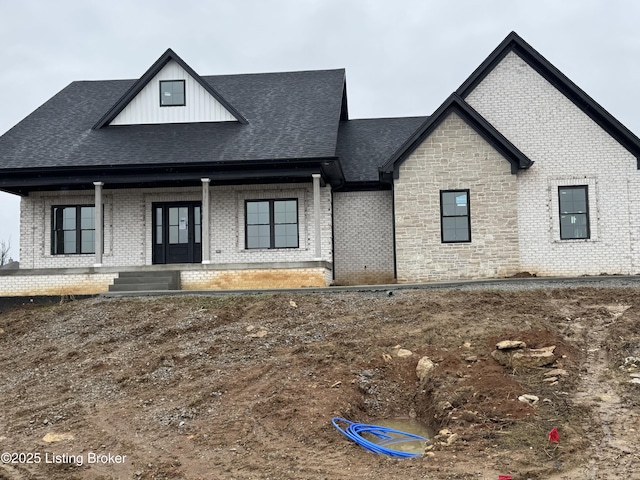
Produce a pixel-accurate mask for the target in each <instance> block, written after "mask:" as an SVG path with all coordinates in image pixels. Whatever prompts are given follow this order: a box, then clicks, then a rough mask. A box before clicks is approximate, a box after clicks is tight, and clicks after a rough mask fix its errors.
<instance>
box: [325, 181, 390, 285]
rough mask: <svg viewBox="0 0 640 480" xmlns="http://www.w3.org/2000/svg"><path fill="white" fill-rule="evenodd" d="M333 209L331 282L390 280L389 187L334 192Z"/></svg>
mask: <svg viewBox="0 0 640 480" xmlns="http://www.w3.org/2000/svg"><path fill="white" fill-rule="evenodd" d="M333 210H334V211H333V221H334V226H333V229H334V245H335V246H334V248H335V260H334V262H335V264H334V270H335V283H336V284H338V285H367V284H381V283H392V282H393V281H394V270H393V205H392V195H391V191H389V190H384V191H372V192H335V193H334V194H333Z"/></svg>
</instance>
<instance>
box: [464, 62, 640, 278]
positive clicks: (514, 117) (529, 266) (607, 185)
mask: <svg viewBox="0 0 640 480" xmlns="http://www.w3.org/2000/svg"><path fill="white" fill-rule="evenodd" d="M466 100H467V101H468V103H469V104H470V105H471V106H472V107H473V108H475V109H476V110H477V111H478V112H480V113H481V114H482V115H483V116H484V117H485V118H486V119H487V120H488V121H489V122H491V124H492V125H493V126H494V127H496V128H497V129H498V130H499V131H500V132H501V133H502V134H503V135H505V136H506V137H507V138H508V139H509V140H510V141H511V142H512V143H513V144H515V145H516V147H518V148H519V149H520V150H521V151H522V152H523V153H525V154H526V155H527V156H528V157H529V158H530V159H531V160H533V161H534V162H535V164H534V165H533V166H532V167H531V168H530V169H529V170H527V171H524V172H521V173H519V174H518V212H519V217H518V219H519V221H518V230H519V237H520V268H521V269H522V270H523V271H529V272H531V273H536V274H539V275H582V274H589V275H597V274H600V273H610V274H629V273H630V274H634V273H638V272H640V262H639V260H640V256H639V252H640V244H639V243H638V242H639V240H640V238H639V235H640V217H639V214H638V211H637V210H638V209H636V208H634V207H635V205H637V204H638V200H640V189H639V187H640V172H638V170H637V167H636V159H635V157H634V156H633V155H631V154H630V153H629V152H628V151H627V150H626V149H625V148H623V147H622V146H621V145H620V144H619V143H618V142H617V141H616V140H615V139H613V138H612V137H611V136H610V135H609V134H608V133H607V132H605V131H604V130H603V129H602V128H601V127H600V126H599V125H598V124H596V123H595V122H594V121H593V120H592V119H591V118H589V117H588V116H587V115H586V114H585V113H584V112H582V111H581V110H580V109H579V108H578V107H576V105H575V104H574V103H573V102H571V101H570V100H569V99H568V98H567V97H565V96H564V95H563V94H562V93H561V92H560V91H558V90H557V89H556V88H555V87H553V86H552V85H551V84H550V83H549V82H547V80H545V79H544V78H543V77H542V76H541V75H540V74H538V73H537V72H536V71H535V70H534V69H533V68H531V67H530V66H529V65H528V64H527V63H526V62H525V61H524V60H522V59H521V58H520V57H519V56H518V55H516V54H515V53H513V52H511V53H509V54H507V56H506V57H505V58H504V59H503V60H502V61H501V63H500V64H499V65H497V66H496V67H495V68H494V69H493V70H492V71H491V72H490V73H489V75H487V77H486V78H485V79H484V80H483V81H482V82H481V83H480V84H479V85H478V86H477V87H476V88H475V89H474V90H473V91H472V92H471V94H470V95H469V96H468V97H467V99H466ZM567 185H588V190H589V218H590V225H591V238H590V239H588V240H560V233H559V208H558V186H567Z"/></svg>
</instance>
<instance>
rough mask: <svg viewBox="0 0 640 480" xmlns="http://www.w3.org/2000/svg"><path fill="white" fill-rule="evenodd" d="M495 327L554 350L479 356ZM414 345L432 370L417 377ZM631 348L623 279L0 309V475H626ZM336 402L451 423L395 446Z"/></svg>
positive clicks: (632, 296) (375, 416)
mask: <svg viewBox="0 0 640 480" xmlns="http://www.w3.org/2000/svg"><path fill="white" fill-rule="evenodd" d="M504 339H511V340H523V341H525V342H526V343H527V344H528V346H529V347H531V348H539V347H546V346H550V345H555V346H556V351H555V353H556V355H557V357H558V358H557V360H556V361H555V363H554V364H553V365H551V366H549V367H542V368H535V369H515V370H514V369H513V368H507V367H503V366H502V365H500V364H498V363H497V362H496V361H495V360H494V359H493V358H492V357H491V355H490V354H491V352H492V351H493V349H494V347H495V344H496V342H497V341H499V340H504ZM400 347H401V348H403V349H407V350H410V351H411V352H412V354H411V355H410V356H408V357H399V356H397V353H398V351H399V348H400ZM422 356H428V357H429V358H431V359H432V360H433V361H434V363H435V364H436V368H435V369H434V370H433V371H432V372H431V374H430V376H428V377H427V379H426V380H425V381H424V382H419V381H418V378H417V376H416V370H415V369H416V364H417V363H418V360H419V359H420V358H421V357H422ZM638 357H640V289H634V288H615V289H607V288H576V289H544V290H543V289H541V290H523V291H460V290H437V291H429V290H423V291H419V290H415V291H414V290H404V291H402V290H401V291H396V292H394V294H393V295H392V296H388V295H387V294H386V293H385V292H373V293H332V294H325V295H320V294H313V295H312V294H309V295H303V294H296V295H268V296H267V295H258V296H239V297H167V298H141V299H87V300H82V301H71V302H64V303H62V304H55V305H46V306H28V307H16V308H14V309H11V310H9V311H7V312H4V313H1V314H0V365H1V370H0V452H9V453H20V452H22V453H25V454H26V455H23V456H22V457H20V456H17V455H13V458H10V461H9V462H5V463H0V479H53V480H57V479H212V478H230V479H267V478H272V479H301V478H308V479H334V478H335V479H343V478H344V479H351V478H403V477H404V478H433V479H449V478H450V479H454V478H455V479H472V478H473V479H479V478H486V479H496V478H498V475H499V474H503V475H504V474H511V475H512V476H513V479H514V480H515V479H527V478H529V479H578V478H579V479H584V478H588V479H601V478H602V479H604V478H607V479H611V478H627V479H640V458H639V453H638V452H640V417H639V413H640V410H639V404H640V385H637V384H632V383H629V382H630V380H631V379H632V377H631V374H632V373H634V372H638V371H639V370H634V369H635V367H634V365H635V364H634V362H635V360H634V359H636V358H638ZM638 363H640V359H638ZM638 367H640V364H639V365H638ZM551 369H564V370H566V375H557V376H556V378H557V380H556V381H557V383H554V381H552V380H551V381H550V380H549V375H547V376H545V373H547V372H549V370H551ZM523 394H533V395H536V396H537V397H539V399H540V400H539V401H538V402H537V403H536V404H535V405H528V404H525V403H523V402H520V401H518V397H519V396H520V395H523ZM334 416H341V417H345V418H349V419H352V420H355V421H359V422H368V423H376V420H380V419H382V418H389V417H416V418H417V419H418V420H420V421H422V422H423V423H426V424H429V425H430V426H431V427H432V428H433V429H434V430H435V431H436V432H439V431H440V430H442V429H447V430H449V432H450V434H449V435H443V436H439V437H436V438H435V439H433V440H432V442H430V445H429V446H428V447H427V448H428V454H427V455H425V456H424V457H423V458H418V459H408V460H396V459H391V458H388V457H384V456H377V455H374V454H371V453H368V452H366V451H365V450H364V449H362V448H361V447H359V446H357V445H355V444H353V443H351V442H349V441H348V440H347V439H346V438H344V437H343V436H341V435H340V434H339V433H338V432H337V431H336V430H335V429H334V428H333V426H332V425H331V423H330V421H331V418H332V417H334ZM553 427H557V429H558V431H559V433H560V441H559V442H558V443H557V444H551V443H549V442H548V440H547V433H548V432H549V431H550V430H551V429H552V428H553ZM452 435H453V438H452ZM447 440H448V441H449V443H447ZM36 454H38V455H36ZM97 455H100V456H97ZM109 455H111V456H110V457H109ZM118 455H119V456H120V457H118ZM28 461H31V463H26V462H28ZM37 461H39V463H36V462H37ZM90 461H91V462H93V463H90ZM102 462H104V463H102ZM80 463H81V464H82V465H79V464H80Z"/></svg>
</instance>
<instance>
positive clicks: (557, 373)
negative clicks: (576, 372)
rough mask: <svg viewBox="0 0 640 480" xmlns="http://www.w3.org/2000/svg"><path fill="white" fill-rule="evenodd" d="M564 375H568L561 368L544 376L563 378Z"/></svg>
mask: <svg viewBox="0 0 640 480" xmlns="http://www.w3.org/2000/svg"><path fill="white" fill-rule="evenodd" d="M565 375H568V373H567V371H566V370H565V369H563V368H554V369H553V370H549V371H548V372H546V373H545V374H544V376H545V377H564V376H565Z"/></svg>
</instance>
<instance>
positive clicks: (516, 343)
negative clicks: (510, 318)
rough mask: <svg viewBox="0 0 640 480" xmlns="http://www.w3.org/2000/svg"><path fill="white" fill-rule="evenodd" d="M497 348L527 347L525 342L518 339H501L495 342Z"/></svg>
mask: <svg viewBox="0 0 640 480" xmlns="http://www.w3.org/2000/svg"><path fill="white" fill-rule="evenodd" d="M496 348H497V349H498V350H511V349H514V348H527V344H526V343H524V342H522V341H520V340H502V341H501V342H498V343H496Z"/></svg>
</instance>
